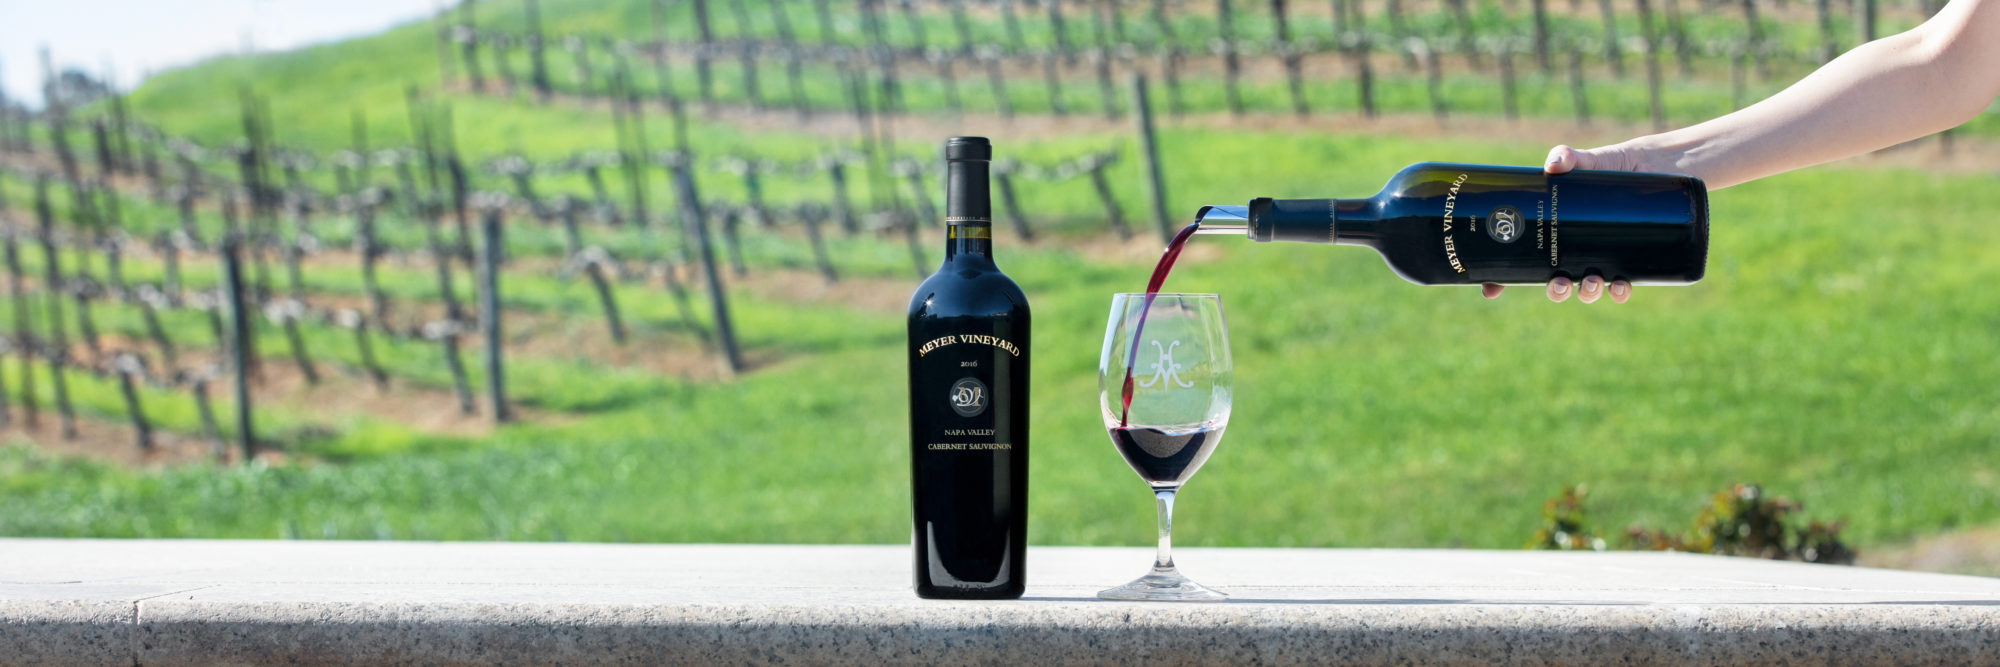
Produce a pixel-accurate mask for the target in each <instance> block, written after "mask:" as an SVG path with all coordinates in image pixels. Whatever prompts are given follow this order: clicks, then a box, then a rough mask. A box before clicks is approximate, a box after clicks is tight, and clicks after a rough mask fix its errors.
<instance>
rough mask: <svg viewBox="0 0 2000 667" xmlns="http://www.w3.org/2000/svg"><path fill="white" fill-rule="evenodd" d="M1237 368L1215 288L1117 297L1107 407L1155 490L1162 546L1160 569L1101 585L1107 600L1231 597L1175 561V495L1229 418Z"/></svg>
mask: <svg viewBox="0 0 2000 667" xmlns="http://www.w3.org/2000/svg"><path fill="white" fill-rule="evenodd" d="M1233 379H1234V372H1233V371H1232V369H1231V366H1230V363H1229V334H1228V332H1227V331H1226V327H1225V326H1224V324H1223V321H1222V299H1221V297H1219V296H1217V295H1214V294H1173V293H1161V294H1156V295H1151V296H1149V295H1146V294H1114V295H1112V296H1111V321H1110V323H1109V324H1108V325H1106V326H1105V329H1104V354H1103V356H1100V357H1098V362H1097V387H1098V392H1097V393H1098V406H1099V407H1100V408H1102V409H1103V411H1104V427H1105V430H1107V431H1109V432H1110V434H1111V444H1112V445H1113V446H1115V447H1116V448H1117V449H1118V454H1119V455H1121V456H1124V457H1125V462H1126V463H1127V464H1130V465H1131V466H1132V471H1133V472H1136V473H1139V478H1140V479H1143V480H1146V483H1147V484H1149V485H1151V486H1152V488H1153V498H1154V500H1155V501H1156V502H1157V504H1158V508H1159V513H1160V551H1159V556H1158V558H1156V559H1155V560H1154V561H1153V570H1152V571H1151V572H1148V573H1147V574H1146V575H1145V576H1143V577H1139V578H1138V579H1135V580H1133V581H1132V582H1131V583H1128V584H1125V585H1123V586H1119V587H1117V588H1112V589H1108V590H1104V591H1100V592H1098V594H1097V597H1100V598H1104V599H1107V600H1188V601H1196V600H1199V601H1213V600H1222V599H1225V598H1227V597H1228V596H1227V595H1224V594H1222V593H1220V592H1217V591H1215V590H1212V589H1209V588H1208V587H1206V586H1202V585H1201V584H1198V583H1195V582H1193V581H1191V580H1189V579H1188V578H1187V577H1183V576H1181V573H1180V571H1179V570H1177V569H1175V568H1174V558H1173V528H1174V492H1176V491H1179V490H1180V488H1181V485H1182V484H1185V483H1187V480H1188V478H1189V477H1192V476H1194V472H1195V471H1196V470H1199V469H1201V464H1202V463H1203V462H1205V461H1207V460H1208V455H1209V454H1211V453H1213V452H1214V451H1215V444H1216V442H1218V441H1220V440H1221V439H1222V430H1223V427H1225V426H1228V425H1229V395H1230V391H1231V388H1232V386H1233V384H1232V381H1233Z"/></svg>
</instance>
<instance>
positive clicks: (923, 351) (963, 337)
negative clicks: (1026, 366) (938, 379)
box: [917, 334, 1021, 357]
mask: <svg viewBox="0 0 2000 667" xmlns="http://www.w3.org/2000/svg"><path fill="white" fill-rule="evenodd" d="M959 343H977V344H980V345H991V346H993V347H997V348H1000V349H1001V350H1004V351H1006V352H1007V354H1011V355H1014V356H1016V357H1018V356H1021V348H1019V347H1015V346H1014V343H1013V342H1012V341H1009V340H1007V339H1005V338H1001V337H999V336H982V335H979V334H960V335H954V336H939V337H937V338H933V339H931V342H928V343H924V345H923V347H919V348H917V356H918V357H923V356H926V355H929V354H930V353H932V352H936V351H937V349H938V348H940V347H944V346H946V345H957V344H959Z"/></svg>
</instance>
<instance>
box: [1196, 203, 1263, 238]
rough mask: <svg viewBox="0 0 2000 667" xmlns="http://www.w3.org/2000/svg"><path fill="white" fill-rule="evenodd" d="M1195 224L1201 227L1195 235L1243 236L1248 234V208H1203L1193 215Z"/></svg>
mask: <svg viewBox="0 0 2000 667" xmlns="http://www.w3.org/2000/svg"><path fill="white" fill-rule="evenodd" d="M1194 221H1195V224H1198V225H1201V227H1200V228H1199V229H1196V230H1195V232H1194V233H1196V234H1243V235H1246V236H1247V235H1249V233H1250V207H1248V206H1203V207H1201V210H1200V211H1196V212H1195V214H1194Z"/></svg>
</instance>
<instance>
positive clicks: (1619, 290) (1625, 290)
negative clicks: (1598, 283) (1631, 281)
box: [1611, 283, 1632, 299]
mask: <svg viewBox="0 0 2000 667" xmlns="http://www.w3.org/2000/svg"><path fill="white" fill-rule="evenodd" d="M1631 292H1632V286H1631V285H1627V284H1625V283H1611V296H1615V297H1618V298H1620V299H1623V298H1625V295H1626V294H1629V293H1631Z"/></svg>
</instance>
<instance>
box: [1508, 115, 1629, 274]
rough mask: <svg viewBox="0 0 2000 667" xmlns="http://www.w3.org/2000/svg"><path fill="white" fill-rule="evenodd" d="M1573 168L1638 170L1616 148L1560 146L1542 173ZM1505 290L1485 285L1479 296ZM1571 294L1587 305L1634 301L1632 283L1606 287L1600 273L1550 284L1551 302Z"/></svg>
mask: <svg viewBox="0 0 2000 667" xmlns="http://www.w3.org/2000/svg"><path fill="white" fill-rule="evenodd" d="M1572 169H1609V170H1613V171H1637V170H1638V169H1639V166H1638V164H1637V163H1636V162H1635V158H1634V156H1633V155H1632V153H1631V152H1630V151H1626V150H1622V149H1620V148H1619V147H1617V146H1605V147H1602V148H1591V149H1576V148H1570V147H1569V146H1567V145H1563V146H1557V147H1555V148H1551V149H1549V159H1548V161H1546V162H1544V163H1542V171H1543V172H1544V173H1548V174H1552V175H1553V174H1561V173H1565V172H1568V171H1570V170H1572ZM1505 289H1507V288H1506V287H1505V286H1503V285H1496V284H1494V283H1486V284H1483V285H1480V286H1479V293H1480V295H1482V296H1485V297H1486V298H1488V299H1497V298H1500V292H1501V290H1505ZM1572 293H1574V294H1576V299H1577V300H1578V301H1582V302H1584V303H1596V302H1597V300H1598V299H1599V298H1602V297H1603V296H1604V295H1605V294H1606V293H1609V294H1610V295H1611V301H1612V303H1625V300H1626V299H1630V298H1632V283H1629V282H1626V281H1623V280H1614V281H1611V284H1610V285H1608V286H1607V285H1605V283H1604V278H1603V277H1601V276H1598V275H1597V274H1591V275H1588V276H1584V277H1583V282H1582V284H1575V283H1573V282H1572V281H1570V279H1568V278H1563V277H1560V276H1558V277H1557V278H1556V279H1555V280H1551V281H1549V289H1548V295H1549V300H1550V301H1554V302H1557V303H1561V302H1564V301H1568V300H1569V295H1570V294H1572Z"/></svg>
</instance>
